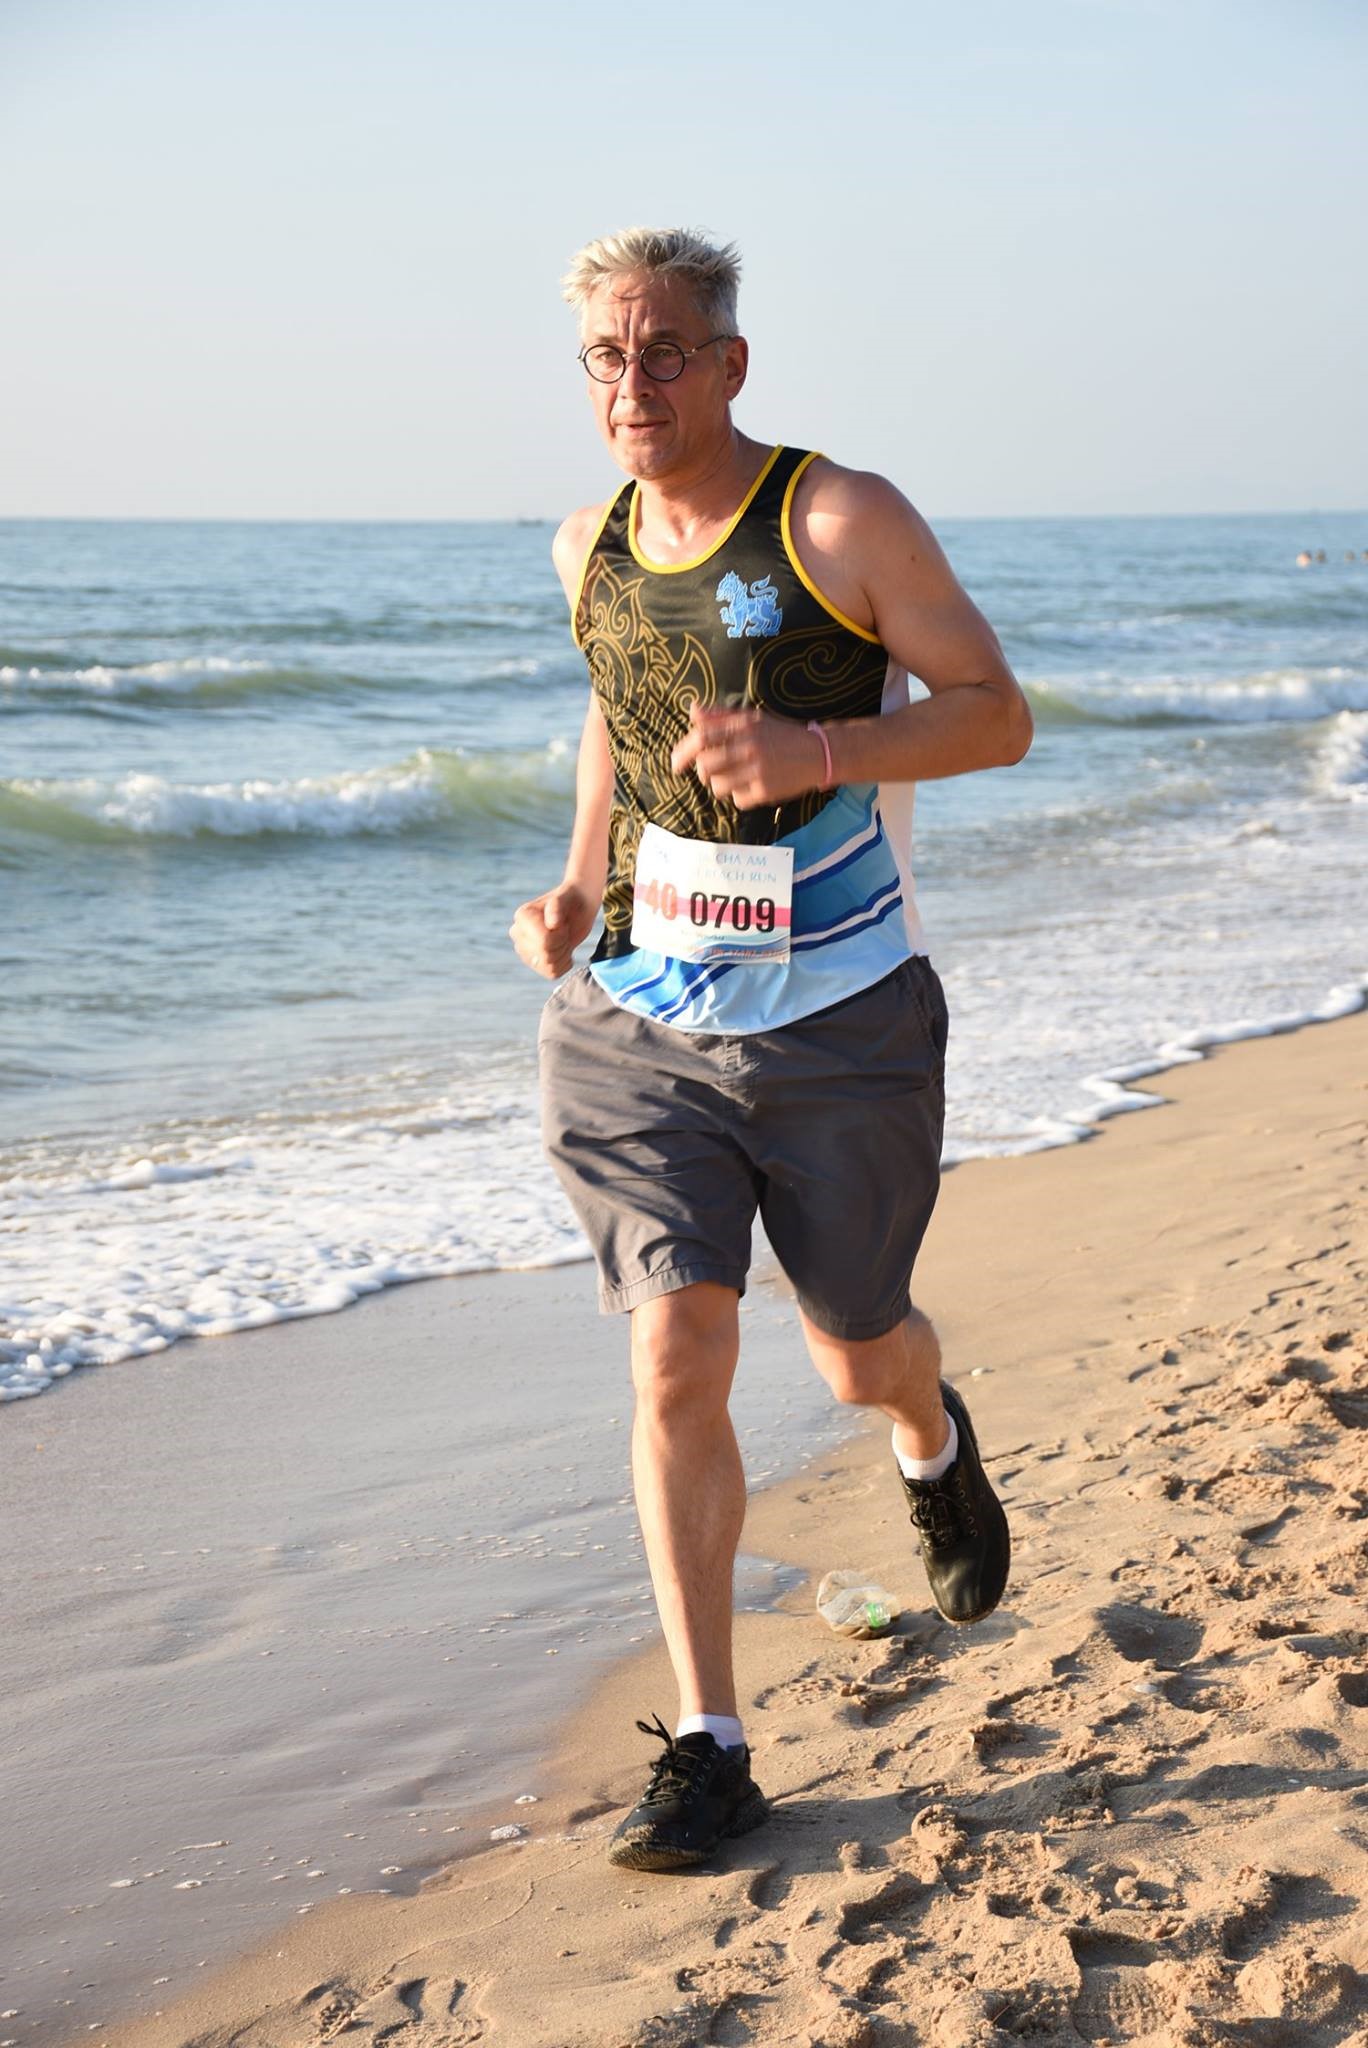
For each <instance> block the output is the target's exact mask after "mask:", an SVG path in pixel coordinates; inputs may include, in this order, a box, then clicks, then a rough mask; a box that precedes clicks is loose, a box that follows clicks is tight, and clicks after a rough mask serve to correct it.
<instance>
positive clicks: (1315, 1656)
mask: <svg viewBox="0 0 1368 2048" xmlns="http://www.w3.org/2000/svg"><path fill="white" fill-rule="evenodd" d="M1366 1054H1368V1016H1366V1015H1364V1014H1360V1015H1358V1016H1355V1017H1352V1018H1348V1019H1345V1020H1343V1021H1341V1022H1338V1023H1333V1024H1328V1025H1323V1026H1319V1027H1316V1028H1313V1029H1308V1030H1305V1031H1302V1032H1300V1033H1298V1034H1296V1035H1295V1036H1291V1037H1287V1038H1281V1039H1276V1040H1271V1041H1263V1042H1252V1043H1247V1044H1242V1045H1236V1046H1233V1047H1229V1048H1227V1049H1224V1050H1222V1051H1220V1052H1219V1053H1217V1054H1216V1055H1215V1056H1214V1057H1213V1058H1212V1059H1211V1060H1209V1061H1208V1062H1206V1063H1204V1064H1203V1065H1201V1066H1195V1067H1189V1068H1184V1069H1180V1070H1179V1071H1177V1072H1176V1073H1173V1074H1171V1075H1169V1076H1167V1077H1165V1078H1164V1079H1163V1080H1161V1081H1158V1082H1156V1083H1154V1084H1151V1085H1152V1086H1153V1087H1154V1088H1155V1091H1156V1092H1159V1093H1162V1094H1163V1095H1164V1096H1165V1097H1166V1098H1168V1103H1169V1106H1165V1107H1161V1108H1158V1109H1154V1110H1150V1111H1146V1112H1144V1113H1142V1114H1140V1115H1136V1116H1127V1117H1122V1118H1118V1119H1116V1120H1114V1121H1113V1122H1111V1123H1110V1124H1108V1125H1106V1126H1105V1127H1104V1128H1103V1130H1102V1132H1101V1134H1100V1135H1099V1136H1098V1137H1097V1138H1096V1139H1095V1140H1094V1141H1093V1142H1091V1143H1089V1144H1087V1145H1085V1146H1082V1147H1076V1148H1073V1149H1070V1150H1066V1151H1057V1152H1050V1153H1043V1154H1038V1155H1035V1156H1033V1157H1030V1158H1025V1159H1018V1160H1012V1161H1004V1162H984V1163H980V1164H974V1165H970V1166H967V1167H964V1168H961V1169H959V1170H958V1171H956V1172H955V1173H954V1174H952V1175H950V1176H949V1178H948V1180H947V1182H946V1185H945V1189H944V1194H943V1198H942V1204H941V1208H940V1210H939V1211H938V1215H937V1219H936V1223H935V1225H934V1226H933V1230H932V1234H931V1237H930V1239H929V1240H928V1245H927V1249H926V1253H925V1255H924V1259H923V1264H922V1267H921V1269H920V1273H919V1282H918V1290H917V1292H918V1299H919V1301H920V1302H921V1303H922V1305H923V1306H925V1307H926V1308H927V1309H928V1310H929V1312H930V1313H932V1314H933V1315H934V1316H935V1318H936V1320H937V1323H938V1325H939V1327H940V1330H941V1334H942V1339H943V1342H944V1345H945V1349H946V1357H947V1370H948V1372H949V1374H950V1376H951V1377H952V1378H957V1379H958V1381H959V1384H960V1386H961V1388H962V1390H963V1391H964V1392H965V1393H966V1394H967V1395H968V1397H969V1398H970V1400H971V1403H972V1406H973V1410H974V1415H975V1419H976V1423H977V1425H978V1428H979V1434H980V1437H981V1439H982V1441H983V1444H984V1449H985V1452H986V1454H987V1457H988V1462H989V1466H990V1470H991V1471H992V1472H993V1473H994V1475H995V1477H996V1480H997V1483H998V1484H999V1486H1000V1488H1001V1490H1002V1492H1003V1495H1004V1498H1005V1499H1006V1501H1007V1504H1008V1509H1009V1513H1010V1515H1011V1519H1012V1525H1013V1530H1014V1535H1015V1544H1016V1562H1015V1569H1014V1574H1013V1580H1012V1584H1011V1586H1010V1588H1009V1590H1008V1596H1007V1599H1006V1601H1005V1602H1004V1605H1003V1606H1002V1608H1001V1609H999V1611H998V1613H997V1614H996V1615H994V1616H993V1617H992V1618H991V1619H990V1620H989V1621H987V1622H985V1623H982V1624H980V1625H979V1626H977V1627H975V1628H973V1629H969V1630H964V1631H956V1630H952V1629H950V1628H948V1627H946V1626H945V1625H944V1624H942V1623H941V1622H940V1621H939V1619H938V1618H937V1617H936V1615H935V1614H934V1612H933V1611H932V1610H930V1609H929V1606H928V1601H927V1595H926V1590H925V1582H924V1579H923V1577H922V1574H921V1570H920V1566H919V1564H918V1563H917V1562H916V1561H915V1554H914V1550H913V1540H912V1536H911V1532H910V1531H909V1529H908V1528H907V1526H906V1523H905V1520H904V1515H903V1510H902V1506H901V1499H900V1495H899V1493H898V1489H897V1485H896V1480H895V1478H894V1475H893V1468H892V1464H891V1459H890V1455H889V1451H888V1445H887V1425H886V1424H885V1423H884V1422H883V1421H882V1419H880V1420H879V1421H878V1422H877V1423H876V1424H873V1425H872V1426H871V1427H870V1428H869V1429H868V1431H867V1432H865V1433H864V1434H862V1435H861V1436H859V1437H858V1438H857V1439H856V1440H855V1441H854V1443H853V1444H852V1445H851V1446H849V1447H848V1448H846V1449H844V1450H842V1451H841V1452H840V1453H838V1454H834V1455H832V1456H829V1457H828V1458H826V1459H825V1460H819V1461H817V1462H815V1463H814V1464H813V1465H812V1466H811V1467H809V1468H808V1469H807V1470H806V1471H805V1472H804V1473H803V1474H801V1475H800V1476H799V1478H798V1479H796V1480H794V1481H791V1482H786V1483H785V1484H783V1485H781V1486H778V1487H775V1488H774V1489H772V1490H771V1491H769V1492H766V1493H762V1494H759V1495H757V1496H755V1497H754V1498H753V1499H752V1501H751V1503H750V1508H749V1514H748V1521H747V1528H746V1535H745V1538H744V1542H745V1545H746V1547H747V1548H748V1549H749V1550H752V1551H759V1552H763V1553H765V1554H767V1555H770V1556H775V1557H782V1558H787V1559H790V1560H792V1561H794V1562H796V1563H800V1564H802V1565H804V1566H806V1567H808V1568H810V1570H811V1572H812V1573H813V1575H814V1579H813V1583H814V1584H815V1579H816V1577H817V1576H819V1575H820V1574H821V1573H822V1572H823V1571H824V1570H826V1569H827V1568H828V1567H831V1566H835V1565H859V1566H868V1567H869V1568H870V1569H871V1570H873V1571H875V1572H877V1573H879V1574H880V1575H881V1576H883V1577H884V1580H885V1583H886V1584H888V1585H890V1586H891V1587H892V1588H893V1589H894V1590H895V1591H896V1592H897V1593H898V1594H899V1596H900V1597H901V1598H902V1599H903V1601H904V1602H905V1603H906V1607H907V1610H908V1611H907V1612H905V1613H904V1615H903V1617H902V1620H901V1622H900V1623H899V1625H898V1629H897V1632H896V1633H895V1634H894V1635H892V1636H891V1637H889V1638H886V1639H885V1640H883V1641H880V1642H866V1643H851V1642H845V1641H840V1640H838V1639H836V1638H834V1637H832V1636H831V1635H830V1634H829V1633H828V1632H827V1631H826V1630H825V1628H824V1626H823V1624H822V1623H821V1622H820V1620H818V1619H817V1618H816V1617H815V1615H814V1614H813V1612H812V1607H811V1589H810V1588H809V1589H807V1590H805V1591H804V1592H802V1593H795V1594H793V1595H789V1596H786V1597H785V1599H784V1601H783V1602H782V1603H781V1610H780V1611H776V1612H770V1613H759V1614H747V1615H742V1616H740V1617H739V1619H738V1627H737V1652H738V1673H739V1679H740V1689H741V1690H740V1698H741V1710H742V1712H743V1714H744V1715H745V1718H746V1724H747V1732H748V1736H749V1739H750V1742H751V1745H752V1749H753V1753H754V1763H753V1768H754V1771H755V1774H756V1776H757V1778H758V1780H759V1782H760V1783H761V1784H762V1785H763V1787H764V1788H765V1790H766V1791H767V1792H768V1794H769V1795H770V1797H771V1799H772V1800H773V1802H774V1812H773V1818H772V1820H771V1821H770V1823H769V1824H768V1825H767V1826H766V1827H764V1828H763V1829H761V1830H759V1831H758V1832H757V1833H755V1834H752V1835H750V1836H748V1837H746V1838H744V1839H743V1840H741V1841H738V1842H735V1843H732V1844H730V1845H728V1847H727V1849H726V1851H725V1852H724V1853H723V1854H722V1856H721V1857H720V1858H719V1859H718V1863H717V1866H716V1867H715V1868H714V1869H712V1870H709V1871H703V1872H699V1873H696V1874H693V1875H690V1876H687V1877H660V1876H646V1875H642V1874H635V1873H628V1872H622V1871H618V1870H615V1869H613V1868H612V1867H611V1866H610V1865H608V1864H607V1862H606V1861H605V1858H604V1854H603V1847H604V1840H605V1837H606V1835H607V1834H608V1833H609V1832H610V1831H611V1829H612V1827H613V1825H614V1824H615V1822H616V1820H617V1818H618V1816H619V1814H620V1812H621V1810H622V1809H623V1808H624V1807H625V1806H626V1805H628V1804H629V1803H630V1802H631V1800H632V1799H633V1798H634V1797H635V1796H636V1794H637V1793H638V1792H639V1791H640V1789H641V1786H642V1784H643V1783H644V1777H645V1769H646V1765H647V1763H648V1761H649V1759H650V1758H651V1757H652V1756H653V1755H654V1754H655V1753H656V1746H655V1745H654V1744H653V1743H649V1742H647V1741H646V1739H645V1738H644V1737H641V1736H639V1735H637V1734H636V1733H635V1731H634V1730H633V1727H632V1723H633V1720H634V1719H635V1718H636V1717H637V1716H638V1715H640V1716H642V1717H645V1716H646V1715H647V1714H648V1713H649V1712H651V1711H652V1710H659V1711H660V1712H661V1713H662V1715H663V1716H664V1717H665V1718H666V1719H667V1720H668V1719H669V1718H670V1716H671V1715H672V1713H673V1709H674V1697H675V1696H674V1691H673V1686H672V1682H671V1679H670V1673H669V1668H668V1664H667V1661H666V1657H665V1653H664V1650H663V1647H661V1646H660V1644H659V1643H658V1642H657V1643H654V1644H652V1645H651V1646H649V1647H648V1648H647V1649H645V1650H643V1651H641V1652H639V1653H637V1654H636V1655H634V1656H632V1657H631V1658H629V1659H626V1660H624V1661H623V1662H622V1663H621V1664H620V1665H618V1666H617V1667H615V1668H614V1669H613V1670H612V1671H611V1672H610V1674H609V1676H608V1677H607V1679H606V1680H605V1681H604V1682H603V1683H601V1685H600V1686H599V1687H598V1689H597V1691H596V1692H595V1694H594V1697H593V1699H592V1700H591V1702H590V1703H589V1704H588V1706H587V1707H586V1708H585V1709H584V1710H583V1711H582V1712H581V1713H580V1714H579V1715H578V1716H576V1718H575V1719H574V1721H573V1722H572V1724H571V1726H570V1727H569V1728H568V1729H567V1730H565V1731H564V1732H563V1734H562V1736H561V1738H560V1740H559V1745H558V1749H557V1754H556V1758H555V1767H554V1773H553V1779H552V1789H551V1791H550V1792H549V1794H548V1796H546V1797H545V1798H543V1799H542V1801H541V1802H540V1803H539V1804H538V1805H536V1806H534V1807H524V1808H520V1809H518V1810H517V1812H516V1813H514V1812H511V1811H510V1812H509V1813H508V1814H506V1815H497V1814H496V1815H493V1816H490V1817H489V1818H490V1824H491V1825H492V1824H494V1823H496V1822H497V1821H498V1820H500V1819H503V1820H508V1821H513V1820H516V1821H519V1822H521V1823H523V1824H524V1825H525V1827H526V1836H525V1839H524V1840H523V1841H522V1842H520V1843H507V1842H504V1843H499V1844H497V1845H489V1846H486V1847H485V1848H484V1849H483V1850H482V1851H481V1852H480V1853H478V1854H472V1855H470V1856H468V1857H466V1858H465V1859H464V1860H462V1861H460V1862H458V1863H456V1864H454V1865H452V1866H451V1867H450V1868H449V1869H447V1870H446V1871H444V1872H442V1873H440V1874H439V1875H437V1876H435V1877H433V1878H431V1879H429V1880H428V1882H427V1884H426V1885H425V1886H424V1887H423V1889H422V1890H421V1891H420V1892H418V1893H417V1894H416V1895H414V1896H411V1897H404V1898H392V1899H377V1898H374V1897H369V1898H365V1899H350V1900H341V1901H338V1902H337V1903H336V1904H334V1905H330V1906H328V1907H325V1908H322V1909H320V1910H319V1911H317V1912H316V1913H314V1914H312V1915H310V1916H309V1917H308V1918H306V1919H304V1920H299V1921H295V1922H294V1923H293V1924H291V1925H290V1926H289V1927H288V1928H286V1929H285V1930H284V1932H283V1933H282V1934H281V1935H280V1936H279V1938H277V1939H274V1940H271V1941H268V1942H267V1943H266V1944H265V1945H264V1946H263V1947H262V1948H261V1949H260V1950H259V1951H258V1952H257V1953H256V1954H254V1955H252V1956H250V1957H248V1958H246V1959H244V1960H242V1961H241V1962H239V1963H236V1964H234V1965H233V1966H232V1967H231V1968H229V1969H228V1970H226V1971H223V1972H221V1973H219V1974H218V1975H216V1976H215V1977H214V1978H213V1979H212V1981H209V1982H205V1983H202V1984H201V1985H199V1986H198V1987H197V1988H196V1991H195V1994H194V1995H193V1996H191V1997H189V1998H186V1999H185V2000H184V2001H182V2002H181V2003H179V2004H178V2005H176V2006H175V2007H174V2008H172V2009H168V2010H166V2011H165V2012H164V2014H163V2015H162V2016H160V2017H159V2018H157V2019H154V2020H150V2021H143V2022H141V2023H139V2024H138V2025H136V2026H134V2027H131V2028H127V2029H124V2030H117V2029H108V2030H103V2031H97V2032H93V2033H91V2032H87V2033H84V2034H83V2035H82V2036H81V2037H80V2038H81V2039H82V2040H83V2041H84V2042H86V2043H91V2042H99V2043H105V2042H107V2043H108V2044H109V2048H172V2044H177V2048H178V2044H183V2043H190V2042H194V2043H197V2044H204V2048H211V2044H213V2048H218V2044H224V2048H226V2044H228V2043H233V2044H235V2048H268V2044H269V2048H295V2044H301V2048H302V2044H306V2043H309V2044H312V2043H316V2042H319V2041H321V2040H331V2039H334V2038H337V2039H341V2040H344V2041H346V2042H348V2043H356V2044H358V2048H361V2044H366V2043H379V2042H382V2041H386V2040H401V2041H402V2043H403V2048H458V2044H459V2048H466V2044H473V2043H477V2042H478V2043H481V2044H486V2043H487V2044H491V2048H495V2044H498V2048H503V2044H507V2048H628V2044H631V2048H647V2044H651V2048H667V2044H668V2048H686V2044H698V2048H702V2044H705V2043H709V2044H727V2043H745V2042H752V2041H754V2042H763V2043H780V2042H784V2043H792V2044H814V2048H816V2044H820V2048H863V2044H870V2048H877V2044H894V2043H907V2044H926V2048H968V2044H989V2043H997V2044H1006V2043H1010V2042H1017V2041H1022V2040H1026V2041H1030V2042H1033V2043H1036V2044H1040V2048H1048V2044H1050V2043H1055V2042H1059V2043H1075V2042H1078V2041H1087V2042H1094V2043H1104V2042H1114V2043H1115V2042H1126V2043H1133V2044H1140V2043H1145V2044H1151V2048H1161V2044H1162V2048H1180V2044H1181V2048H1199V2044H1214V2043H1218V2042H1230V2041H1243V2042H1247V2043H1251V2044H1253V2048H1283V2044H1286V2048H1329V2044H1331V2043H1339V2044H1344V2043H1350V2042H1354V2043H1359V2044H1364V2043H1368V2028H1366V2025H1365V2023H1366V2022H1368V1996H1366V1995H1365V1994H1366V1993H1368V1975H1365V1974H1364V1973H1368V1905H1366V1904H1365V1900H1366V1899H1368V1659H1365V1655H1364V1650H1365V1645H1366V1644H1368V1612H1366V1610H1365V1598H1364V1596H1365V1591H1368V1449H1366V1447H1368V1434H1365V1425H1368V1345H1366V1344H1365V1317H1364V1303H1365V1291H1366V1283H1368V1271H1366V1265H1368V1255H1365V1250H1364V1234H1363V1224H1364V1211H1365V1201H1364V1170H1363V1169H1364V1149H1365V1128H1366V1119H1365V1110H1366V1109H1368V1103H1366V1102H1365V1093H1366V1092H1368V1082H1366V1081H1365V1076H1368V1057H1365V1055H1366ZM584 1290H585V1297H586V1314H588V1313H590V1312H591V1311H590V1308H589V1295H590V1277H589V1275H588V1273H587V1271H586V1273H585V1275H584ZM343 1320H344V1322H345V1319H343ZM339 1327H340V1326H339ZM975 1369H977V1370H978V1373H979V1377H977V1378H971V1377H970V1374H971V1372H972V1371H974V1370H975ZM529 1815H530V1816H531V1818H530V1819H529V1818H528V1816H529ZM629 1916H630V1917H629ZM16 2002H17V2001H16Z"/></svg>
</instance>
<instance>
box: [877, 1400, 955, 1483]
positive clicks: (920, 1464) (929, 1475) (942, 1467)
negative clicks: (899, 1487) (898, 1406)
mask: <svg viewBox="0 0 1368 2048" xmlns="http://www.w3.org/2000/svg"><path fill="white" fill-rule="evenodd" d="M945 1419H946V1421H947V1423H948V1424H949V1425H950V1434H949V1436H948V1437H947V1438H946V1439H945V1448H944V1450H943V1451H940V1452H938V1453H937V1455H936V1456H935V1457H934V1458H909V1457H908V1455H907V1453H906V1451H900V1450H899V1449H898V1431H897V1427H896V1425H895V1427H894V1430H893V1455H894V1457H895V1458H896V1459H897V1461H898V1463H899V1465H900V1466H901V1467H902V1472H903V1477H904V1478H905V1479H939V1478H941V1477H942V1476H943V1474H945V1473H946V1472H948V1471H949V1470H950V1467H951V1466H952V1465H953V1464H954V1462H955V1455H956V1453H957V1452H958V1450H959V1431H958V1430H957V1429H956V1427H955V1418H954V1416H953V1415H951V1414H950V1412H949V1410H948V1409H947V1410H946V1416H945Z"/></svg>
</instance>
